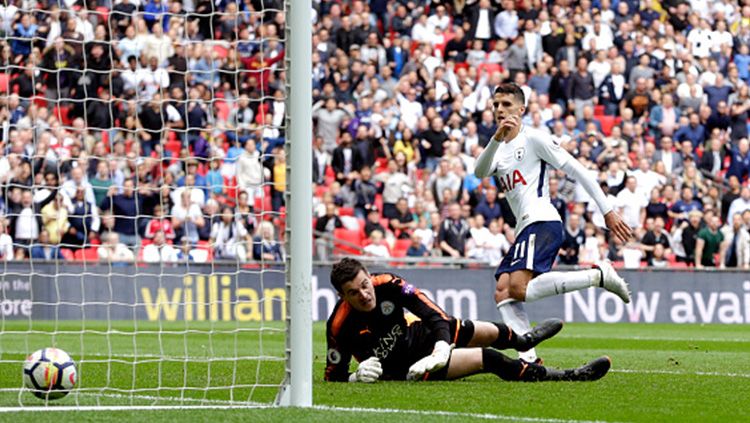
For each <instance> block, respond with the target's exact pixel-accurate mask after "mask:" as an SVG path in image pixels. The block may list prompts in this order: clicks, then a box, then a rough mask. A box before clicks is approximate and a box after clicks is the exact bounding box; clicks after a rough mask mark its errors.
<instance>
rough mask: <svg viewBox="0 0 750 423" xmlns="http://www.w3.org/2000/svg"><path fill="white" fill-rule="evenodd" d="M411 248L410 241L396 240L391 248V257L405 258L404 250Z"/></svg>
mask: <svg viewBox="0 0 750 423" xmlns="http://www.w3.org/2000/svg"><path fill="white" fill-rule="evenodd" d="M409 246H411V240H410V239H397V240H396V244H395V245H394V246H393V257H406V250H408V249H409Z"/></svg>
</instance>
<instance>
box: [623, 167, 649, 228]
mask: <svg viewBox="0 0 750 423" xmlns="http://www.w3.org/2000/svg"><path fill="white" fill-rule="evenodd" d="M637 186H638V181H637V180H636V179H635V176H632V175H631V176H628V177H627V178H626V179H625V189H623V190H622V191H620V193H619V194H617V204H618V207H619V209H620V214H621V215H622V218H623V220H624V221H625V223H626V224H627V225H628V226H630V227H631V228H633V229H635V228H639V227H642V226H643V222H644V220H645V218H646V206H647V205H648V202H647V200H646V197H644V196H643V194H641V193H640V192H638V191H637V190H636V188H637Z"/></svg>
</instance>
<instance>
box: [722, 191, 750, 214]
mask: <svg viewBox="0 0 750 423" xmlns="http://www.w3.org/2000/svg"><path fill="white" fill-rule="evenodd" d="M746 210H750V188H748V187H743V188H742V190H741V191H740V196H739V197H738V198H735V199H734V201H732V203H731V204H730V205H729V211H728V212H727V220H729V219H732V218H733V216H734V215H735V214H742V213H744V212H745V211H746Z"/></svg>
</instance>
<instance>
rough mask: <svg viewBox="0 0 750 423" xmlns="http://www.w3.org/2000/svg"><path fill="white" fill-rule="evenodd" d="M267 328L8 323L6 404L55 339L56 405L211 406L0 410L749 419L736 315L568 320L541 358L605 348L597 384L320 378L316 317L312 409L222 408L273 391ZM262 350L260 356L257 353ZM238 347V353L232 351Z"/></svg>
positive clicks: (273, 340) (2, 383)
mask: <svg viewBox="0 0 750 423" xmlns="http://www.w3.org/2000/svg"><path fill="white" fill-rule="evenodd" d="M264 327H265V328H266V329H268V330H266V331H263V332H260V331H257V328H258V326H245V325H243V326H242V331H240V332H237V331H236V329H237V328H238V326H237V324H236V323H229V322H222V323H213V324H211V323H206V322H200V323H198V322H191V323H190V324H189V326H187V325H186V324H185V323H162V324H161V325H159V324H155V323H140V322H139V323H138V324H137V327H134V326H133V323H120V322H113V323H111V324H109V325H108V324H106V323H99V322H96V323H92V322H86V323H85V326H82V324H81V323H70V322H67V323H63V322H60V323H57V324H55V323H54V322H33V324H31V323H30V322H10V321H5V322H2V324H1V326H0V407H15V406H18V405H19V404H20V403H22V404H24V405H27V406H39V405H44V401H41V400H38V399H36V398H35V397H33V396H32V395H31V394H30V393H28V392H19V391H18V388H19V387H20V386H21V361H22V360H23V359H24V357H25V355H26V354H27V353H30V352H32V351H33V350H35V349H38V348H42V347H46V346H52V345H55V346H57V347H60V348H62V349H64V350H66V351H68V352H69V353H70V354H71V355H72V356H73V357H74V359H75V360H77V361H80V359H81V357H84V361H83V362H82V363H79V365H78V366H79V373H80V376H81V384H80V389H79V390H77V391H75V392H74V393H72V394H71V395H68V396H67V397H66V398H64V399H62V400H59V401H56V402H50V403H49V406H50V407H57V406H75V405H105V406H108V405H151V404H156V405H166V406H168V405H180V404H184V405H193V404H209V405H214V406H217V407H219V408H216V409H205V410H204V409H191V410H153V411H151V410H142V409H138V410H123V411H83V412H82V411H64V412H56V413H55V414H50V413H46V412H43V413H44V415H41V414H39V412H29V411H21V412H18V413H15V412H14V413H10V414H8V413H2V414H0V421H9V420H11V419H12V420H13V421H14V422H15V421H38V420H39V419H40V417H44V418H47V419H48V418H54V419H59V420H62V421H89V420H91V421H101V420H104V419H106V420H127V421H144V422H145V421H147V422H156V421H177V420H178V419H179V420H185V421H212V422H213V421H248V419H259V420H260V421H288V420H290V419H291V420H293V421H327V422H330V421H331V420H332V419H336V421H337V422H339V421H357V422H360V421H384V420H386V419H394V418H397V419H398V420H399V421H464V420H476V419H491V418H498V419H501V420H506V421H562V420H565V421H568V420H574V421H592V420H595V421H618V422H622V421H643V422H654V421H679V422H683V421H721V422H735V421H750V328H748V327H747V326H742V325H738V326H723V325H684V326H680V325H655V324H654V325H645V324H643V325H635V324H616V325H607V324H585V323H576V324H567V325H566V326H565V328H564V329H563V331H562V332H561V333H560V334H559V335H558V336H557V337H555V338H554V339H551V340H549V341H547V342H545V343H544V344H542V346H541V347H540V348H538V351H539V353H540V354H541V355H542V356H543V357H544V358H545V363H546V364H547V365H550V366H554V367H572V366H577V365H580V364H582V363H584V362H585V361H587V360H588V359H591V358H594V357H597V356H600V355H605V354H606V355H609V356H610V357H611V358H612V361H613V367H612V371H611V372H610V374H608V375H607V376H606V377H605V378H604V379H602V380H601V381H598V382H594V383H538V384H523V383H509V382H503V381H501V380H499V379H498V378H496V377H495V376H491V375H479V376H474V377H471V378H468V379H464V380H460V381H453V382H433V383H405V382H403V383H402V382H383V383H376V384H372V385H365V384H346V383H325V382H322V380H321V376H322V373H323V368H324V366H325V326H324V325H323V324H322V323H316V324H315V326H314V330H315V332H314V340H315V359H314V369H313V372H314V378H315V384H314V392H313V396H314V402H315V404H316V406H318V408H316V409H313V410H300V409H278V408H261V409H226V408H223V407H224V406H225V405H227V404H230V403H229V401H234V402H246V401H251V402H258V403H269V402H271V401H273V399H274V397H275V395H276V388H275V387H273V386H272V385H276V384H278V383H279V382H280V381H281V379H282V377H283V361H281V358H282V357H283V351H284V332H283V330H282V328H281V326H280V325H279V324H278V323H275V324H266V325H265V326H264ZM82 328H85V329H86V331H87V332H86V333H85V334H84V335H81V329H82ZM136 328H137V331H138V333H137V335H136V334H135V333H136V332H135V331H134V329H136ZM30 330H31V331H30ZM209 330H212V332H211V333H209ZM46 332H56V334H55V335H51V334H49V333H46ZM259 355H260V356H264V357H268V360H263V361H258V360H255V359H253V357H257V356H259ZM236 356H240V357H242V359H240V360H233V359H232V358H233V357H236ZM110 357H111V358H112V360H109V358H110ZM206 386H208V387H209V389H208V390H206V389H203V388H205V387H206ZM228 386H235V388H233V389H228V388H227V387H228ZM129 392H133V395H131V394H130V393H129ZM384 409H387V410H384ZM398 410H403V411H398Z"/></svg>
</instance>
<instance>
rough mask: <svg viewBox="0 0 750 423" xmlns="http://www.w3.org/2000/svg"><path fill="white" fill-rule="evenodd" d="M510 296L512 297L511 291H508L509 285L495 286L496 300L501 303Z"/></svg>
mask: <svg viewBox="0 0 750 423" xmlns="http://www.w3.org/2000/svg"><path fill="white" fill-rule="evenodd" d="M508 298H510V293H509V292H508V287H507V286H505V287H501V286H500V285H499V284H498V286H497V287H496V288H495V302H496V303H499V302H500V301H505V300H507V299H508Z"/></svg>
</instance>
